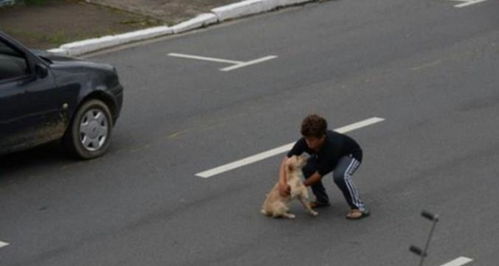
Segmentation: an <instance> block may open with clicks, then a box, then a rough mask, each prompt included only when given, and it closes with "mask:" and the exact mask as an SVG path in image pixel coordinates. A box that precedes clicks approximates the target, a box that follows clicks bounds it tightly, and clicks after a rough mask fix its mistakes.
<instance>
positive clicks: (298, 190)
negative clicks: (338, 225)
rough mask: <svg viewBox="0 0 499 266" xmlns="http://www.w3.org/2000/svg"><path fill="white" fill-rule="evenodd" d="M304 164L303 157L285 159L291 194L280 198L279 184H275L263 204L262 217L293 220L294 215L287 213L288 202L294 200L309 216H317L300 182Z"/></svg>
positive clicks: (304, 159)
mask: <svg viewBox="0 0 499 266" xmlns="http://www.w3.org/2000/svg"><path fill="white" fill-rule="evenodd" d="M306 162H307V160H306V158H305V157H303V156H292V157H290V158H288V159H287V161H286V168H285V171H286V174H287V178H288V180H287V183H288V185H289V186H290V187H291V194H290V195H288V196H286V197H283V196H281V195H280V194H279V182H278V183H277V184H275V186H274V187H273V188H272V190H271V191H270V193H269V194H267V198H266V199H265V201H264V202H263V206H262V210H261V212H262V213H263V214H264V215H267V216H272V217H274V218H277V217H285V218H289V219H293V218H295V215H294V214H292V213H289V202H290V201H291V200H293V199H295V198H297V199H298V200H299V201H300V202H301V203H302V205H303V207H305V209H307V210H308V212H309V213H310V214H311V215H313V216H317V215H318V214H319V213H317V212H316V211H314V210H312V208H310V203H309V201H308V198H309V196H308V190H307V188H306V187H305V185H303V182H302V178H303V173H302V168H303V166H305V164H306Z"/></svg>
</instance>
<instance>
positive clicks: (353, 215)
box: [345, 209, 370, 220]
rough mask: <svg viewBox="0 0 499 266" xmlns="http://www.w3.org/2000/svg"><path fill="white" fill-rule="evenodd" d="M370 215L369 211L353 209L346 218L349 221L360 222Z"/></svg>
mask: <svg viewBox="0 0 499 266" xmlns="http://www.w3.org/2000/svg"><path fill="white" fill-rule="evenodd" d="M369 214H370V213H369V211H368V210H364V211H361V210H359V209H351V210H350V212H348V213H347V215H346V216H345V217H346V218H347V219H349V220H359V219H362V218H365V217H367V216H369Z"/></svg>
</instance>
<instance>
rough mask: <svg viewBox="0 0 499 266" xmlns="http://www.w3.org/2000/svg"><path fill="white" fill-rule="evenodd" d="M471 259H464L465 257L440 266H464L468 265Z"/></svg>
mask: <svg viewBox="0 0 499 266" xmlns="http://www.w3.org/2000/svg"><path fill="white" fill-rule="evenodd" d="M472 261H473V259H470V258H466V257H459V258H457V259H455V260H453V261H449V262H447V263H446V264H442V266H461V265H464V264H468V263H470V262H472Z"/></svg>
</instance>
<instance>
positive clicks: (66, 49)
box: [48, 0, 316, 56]
mask: <svg viewBox="0 0 499 266" xmlns="http://www.w3.org/2000/svg"><path fill="white" fill-rule="evenodd" d="M313 1H316V0H246V1H242V2H238V3H234V4H230V5H226V6H222V7H217V8H214V9H212V10H211V13H204V14H200V15H198V16H196V17H195V18H192V19H190V20H187V21H184V22H182V23H179V24H177V25H175V26H172V27H168V26H160V27H153V28H149V29H145V30H138V31H133V32H127V33H123V34H117V35H109V36H103V37H99V38H94V39H88V40H83V41H77V42H72V43H67V44H63V45H61V46H60V47H59V48H55V49H50V50H48V51H49V52H51V53H55V54H60V55H67V56H79V55H83V54H87V53H91V52H96V51H99V50H103V49H107V48H111V47H115V46H119V45H123V44H126V43H131V42H136V41H143V40H147V39H152V38H156V37H161V36H166V35H173V34H178V33H182V32H186V31H190V30H194V29H198V28H202V27H206V26H209V25H212V24H216V23H220V22H223V21H226V20H230V19H236V18H241V17H245V16H249V15H254V14H259V13H264V12H268V11H271V10H274V9H277V8H280V7H286V6H292V5H298V4H304V3H308V2H313Z"/></svg>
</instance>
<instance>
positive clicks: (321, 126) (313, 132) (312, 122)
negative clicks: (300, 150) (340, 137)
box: [301, 114, 327, 138]
mask: <svg viewBox="0 0 499 266" xmlns="http://www.w3.org/2000/svg"><path fill="white" fill-rule="evenodd" d="M326 130H327V121H326V119H324V118H323V117H321V116H319V115H316V114H312V115H309V116H307V117H305V119H303V122H302V123H301V134H302V135H303V136H304V137H315V138H321V137H322V136H324V135H325V134H326Z"/></svg>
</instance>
